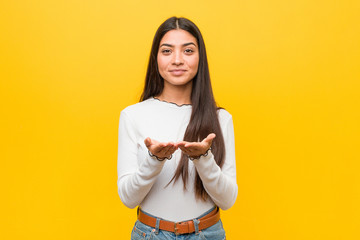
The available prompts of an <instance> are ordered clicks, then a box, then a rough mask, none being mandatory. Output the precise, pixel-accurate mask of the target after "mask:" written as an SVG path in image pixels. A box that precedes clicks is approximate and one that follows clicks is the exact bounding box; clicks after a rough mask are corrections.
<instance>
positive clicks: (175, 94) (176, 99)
mask: <svg viewBox="0 0 360 240" xmlns="http://www.w3.org/2000/svg"><path fill="white" fill-rule="evenodd" d="M191 91H192V81H191V82H189V84H186V85H182V86H174V85H170V84H168V83H166V82H165V83H164V89H163V91H162V93H161V94H160V95H158V96H156V97H157V98H158V99H160V100H163V101H167V102H173V103H176V104H178V105H183V104H191Z"/></svg>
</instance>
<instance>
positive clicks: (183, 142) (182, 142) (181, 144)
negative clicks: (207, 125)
mask: <svg viewBox="0 0 360 240" xmlns="http://www.w3.org/2000/svg"><path fill="white" fill-rule="evenodd" d="M186 143H187V142H186V141H181V142H178V143H176V144H175V146H176V147H180V146H181V147H184V146H185V144H186Z"/></svg>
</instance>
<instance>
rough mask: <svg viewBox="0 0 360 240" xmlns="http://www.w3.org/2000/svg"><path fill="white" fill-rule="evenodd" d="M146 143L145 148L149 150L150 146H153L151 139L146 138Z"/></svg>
mask: <svg viewBox="0 0 360 240" xmlns="http://www.w3.org/2000/svg"><path fill="white" fill-rule="evenodd" d="M144 143H145V146H146V147H147V148H149V147H150V146H151V138H149V137H148V138H146V139H145V140H144Z"/></svg>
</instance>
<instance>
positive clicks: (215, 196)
mask: <svg viewBox="0 0 360 240" xmlns="http://www.w3.org/2000/svg"><path fill="white" fill-rule="evenodd" d="M191 110H192V106H191V105H181V106H178V105H176V104H174V103H168V102H164V101H160V100H158V99H154V98H149V99H147V100H145V101H143V102H139V103H137V104H134V105H131V106H129V107H127V108H125V109H124V110H122V111H121V114H120V121H119V135H118V136H119V138H118V166H117V172H118V180H117V185H118V193H119V196H120V198H121V200H122V202H123V203H124V204H125V205H126V206H127V207H129V208H135V207H136V206H138V205H139V206H140V207H141V209H143V210H144V211H145V212H148V213H150V214H152V215H154V216H157V217H160V218H163V219H166V220H169V221H174V222H179V221H184V220H188V219H193V218H196V217H198V216H200V215H201V214H203V213H204V212H206V211H208V210H209V209H211V208H212V207H214V205H217V206H219V207H220V208H221V209H223V210H226V209H228V208H230V207H231V206H232V205H233V204H234V203H235V200H236V197H237V191H238V188H237V183H236V165H235V143H234V128H233V121H232V116H231V115H230V114H229V113H228V112H227V111H226V110H224V109H220V110H218V118H219V122H220V126H221V130H222V133H223V136H224V141H225V149H226V153H225V162H224V165H223V166H222V168H220V167H219V166H218V165H217V164H216V162H215V159H214V155H213V154H212V153H211V151H209V154H208V155H207V156H202V157H200V158H199V159H197V160H194V161H189V179H188V183H187V189H186V190H184V188H183V181H182V179H181V177H180V178H179V179H178V181H177V182H175V183H173V182H172V183H170V184H169V185H168V186H167V187H166V185H167V184H168V183H169V182H170V180H171V178H172V177H173V176H174V173H175V170H176V168H177V166H178V163H179V161H180V158H181V150H180V149H178V150H177V151H176V152H175V153H174V154H173V157H172V158H171V160H164V161H158V160H157V159H156V158H155V157H150V155H149V153H148V149H147V148H146V146H145V144H144V140H145V139H146V138H147V137H150V138H151V139H155V140H157V141H159V142H179V141H182V140H183V137H184V134H185V130H186V127H187V125H188V123H189V120H190V116H191ZM195 171H197V172H198V173H199V176H200V178H201V180H202V182H203V185H204V188H205V190H206V192H207V193H208V194H209V196H210V198H208V200H207V201H203V200H200V199H197V198H196V197H195V192H194V190H195V189H194V181H195Z"/></svg>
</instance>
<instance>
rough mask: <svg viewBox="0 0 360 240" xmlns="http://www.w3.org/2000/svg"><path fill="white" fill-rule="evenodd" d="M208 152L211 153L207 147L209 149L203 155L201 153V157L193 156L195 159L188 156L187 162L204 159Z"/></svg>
mask: <svg viewBox="0 0 360 240" xmlns="http://www.w3.org/2000/svg"><path fill="white" fill-rule="evenodd" d="M209 151H211V147H209V149H208V150H206V152H205V153H203V154H201V155H199V156H195V157H191V156H188V158H189V160H191V161H194V160H198V159H200V158H201V157H206V156H207V155H208V154H209Z"/></svg>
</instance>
